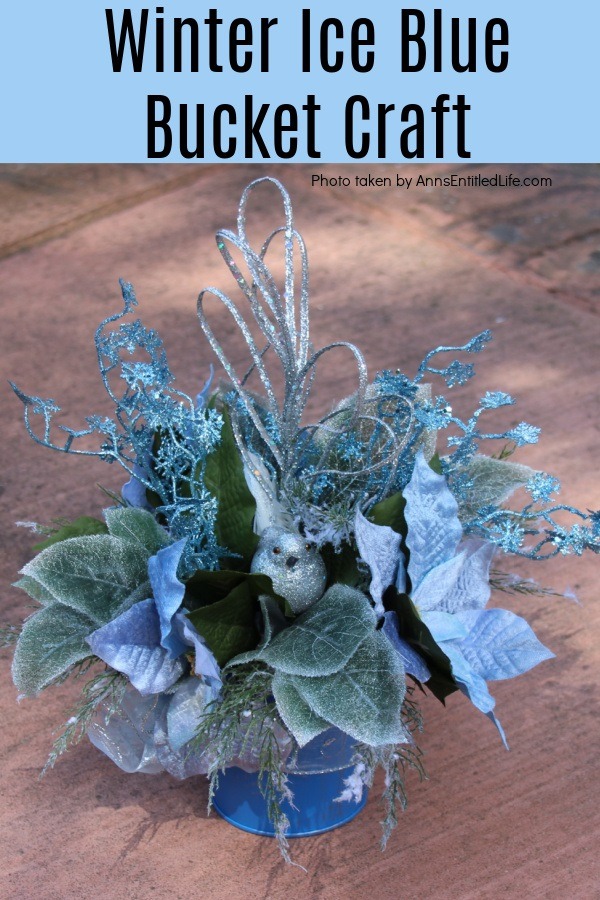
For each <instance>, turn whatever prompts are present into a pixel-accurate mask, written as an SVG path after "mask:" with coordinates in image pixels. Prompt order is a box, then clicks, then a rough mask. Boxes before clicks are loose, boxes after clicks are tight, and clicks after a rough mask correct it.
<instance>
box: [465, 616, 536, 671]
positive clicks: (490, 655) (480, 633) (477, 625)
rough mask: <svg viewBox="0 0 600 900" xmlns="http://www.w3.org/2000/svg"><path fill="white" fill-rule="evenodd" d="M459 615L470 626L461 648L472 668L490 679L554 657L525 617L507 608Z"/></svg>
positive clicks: (526, 668) (531, 666) (527, 668)
mask: <svg viewBox="0 0 600 900" xmlns="http://www.w3.org/2000/svg"><path fill="white" fill-rule="evenodd" d="M456 618H457V619H459V620H460V621H461V622H462V623H463V624H464V625H466V626H467V629H468V634H467V636H466V638H464V639H463V640H461V642H460V645H459V646H460V651H461V653H462V654H463V656H464V658H465V659H466V660H467V662H468V663H469V665H470V667H471V669H472V670H473V671H474V672H476V673H477V674H478V675H480V676H481V677H482V678H485V679H486V680H487V681H499V680H502V679H504V678H514V677H515V676H516V675H522V674H523V673H524V672H528V671H529V669H532V668H533V667H534V666H537V665H538V663H541V662H543V661H544V660H545V659H552V657H553V656H554V653H552V651H551V650H548V648H547V647H544V645H543V644H542V643H541V642H540V641H539V640H538V639H537V637H536V636H535V634H534V632H533V630H532V628H531V626H530V625H528V623H527V622H526V621H525V619H523V618H521V616H517V615H515V614H514V613H512V612H510V611H509V610H507V609H484V610H480V611H476V610H472V611H470V610H469V611H465V612H462V613H458V614H457V616H456Z"/></svg>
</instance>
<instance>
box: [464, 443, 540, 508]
mask: <svg viewBox="0 0 600 900" xmlns="http://www.w3.org/2000/svg"><path fill="white" fill-rule="evenodd" d="M457 474H460V475H464V476H465V478H466V479H467V482H466V483H465V491H464V494H463V496H462V497H461V502H460V505H459V515H460V518H461V520H462V521H468V520H470V519H472V518H475V517H476V516H477V514H478V513H479V510H480V509H481V508H482V507H484V506H489V505H494V506H499V505H500V504H501V503H504V502H506V500H508V498H509V497H510V496H511V494H512V493H514V491H516V490H517V488H519V487H523V485H525V484H526V483H527V482H528V481H529V480H530V479H531V478H532V477H533V476H534V475H535V472H534V470H533V469H530V468H529V466H523V465H521V464H520V463H514V462H512V461H511V462H509V461H508V460H505V459H494V458H493V457H490V456H483V455H480V454H478V455H477V456H474V457H473V459H471V460H470V461H469V462H468V463H467V465H466V466H465V467H464V469H463V470H461V471H460V473H457Z"/></svg>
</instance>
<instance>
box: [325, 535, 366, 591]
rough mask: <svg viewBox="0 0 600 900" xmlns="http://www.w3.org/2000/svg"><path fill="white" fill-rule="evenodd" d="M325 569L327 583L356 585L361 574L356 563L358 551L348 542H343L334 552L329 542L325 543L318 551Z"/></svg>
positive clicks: (360, 578) (361, 578)
mask: <svg viewBox="0 0 600 900" xmlns="http://www.w3.org/2000/svg"><path fill="white" fill-rule="evenodd" d="M320 553H321V556H322V557H323V561H324V563H325V568H326V569H327V584H328V585H333V584H347V585H349V586H350V587H356V586H357V585H358V584H360V582H361V581H362V580H363V576H362V575H361V573H360V572H359V570H358V566H357V564H356V561H357V558H358V551H357V550H356V548H355V547H352V546H351V545H350V544H347V543H343V544H342V545H341V547H340V549H339V551H338V552H337V553H336V552H335V549H334V548H333V546H332V545H331V544H326V545H325V546H324V547H323V548H322V549H321V551H320Z"/></svg>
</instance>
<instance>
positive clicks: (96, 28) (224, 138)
mask: <svg viewBox="0 0 600 900" xmlns="http://www.w3.org/2000/svg"><path fill="white" fill-rule="evenodd" d="M599 33H600V4H598V3H597V2H591V0H571V2H570V3H569V4H568V5H565V4H563V3H557V2H550V3H543V4H542V3H532V2H530V3H524V2H523V0H486V2H483V3H482V2H481V0H453V2H450V3H444V4H442V3H441V0H437V4H436V2H435V0H434V2H426V0H420V2H418V3H417V2H416V0H415V2H414V3H413V4H410V3H409V4H407V5H406V6H404V5H403V6H400V5H398V4H395V3H391V2H390V0H386V2H381V0H373V2H372V3H370V4H365V3H363V2H358V0H328V2H327V3H318V4H315V3H313V4H308V3H306V4H296V3H293V2H290V3H281V2H275V0H261V2H260V3H251V4H249V3H247V2H240V0H213V2H212V3H203V2H199V0H163V3H162V5H148V4H147V3H146V4H144V3H143V2H135V0H130V2H129V3H128V4H127V5H125V4H122V3H117V4H112V5H108V4H107V2H106V0H105V2H104V3H98V2H96V0H86V2H83V3H82V2H81V0H54V2H53V3H40V2H39V0H36V2H26V0H24V2H23V3H21V4H5V8H4V10H3V15H2V26H1V33H0V72H1V76H2V77H1V82H0V83H1V85H2V87H1V91H2V117H3V122H2V129H1V132H0V162H73V163H74V162H99V163H107V162H146V161H156V162H182V161H191V162H198V161H200V162H266V161H272V160H275V161H289V162H315V163H325V162H361V161H363V162H369V163H373V162H391V163H400V162H411V161H415V162H441V161H446V162H473V163H490V162H493V163H501V162H511V163H519V162H522V163H526V162H582V163H586V162H587V163H589V162H598V161H599V157H600V117H599V116H598V112H597V109H598V102H597V93H598V85H599V84H600V54H599V53H598V48H597V43H598V34H599Z"/></svg>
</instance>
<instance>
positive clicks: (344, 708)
mask: <svg viewBox="0 0 600 900" xmlns="http://www.w3.org/2000/svg"><path fill="white" fill-rule="evenodd" d="M291 681H292V683H293V685H294V687H295V688H296V690H297V691H298V693H299V694H300V696H301V697H302V698H303V700H304V701H305V702H306V704H307V705H308V706H309V707H310V709H311V710H312V711H313V712H314V713H316V715H317V716H320V717H321V718H322V719H325V720H326V721H327V722H330V723H331V724H332V725H335V726H337V728H339V729H341V730H342V731H345V732H346V733H347V734H349V735H350V736H351V737H353V738H355V739H356V740H357V741H362V742H364V743H366V744H369V745H371V746H372V747H377V746H380V745H382V744H398V743H405V742H407V741H408V740H409V737H408V734H407V732H406V729H405V727H404V725H403V724H402V718H401V713H402V702H403V700H404V694H405V680H404V669H403V667H402V663H401V661H400V657H399V656H398V654H397V653H396V651H395V650H394V648H393V647H392V645H391V644H390V642H389V641H388V639H387V638H386V637H385V636H384V635H383V634H381V632H379V631H375V632H373V633H371V634H370V635H369V636H368V637H366V638H365V639H364V641H363V642H362V643H361V645H360V646H359V648H358V650H357V651H356V653H355V654H354V655H353V656H352V658H351V659H350V660H349V661H348V662H347V663H346V665H345V666H344V667H343V668H341V669H340V670H339V671H337V672H335V673H334V674H332V675H328V676H326V677H317V678H310V677H309V678H307V677H302V676H294V677H293V678H292V679H291Z"/></svg>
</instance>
